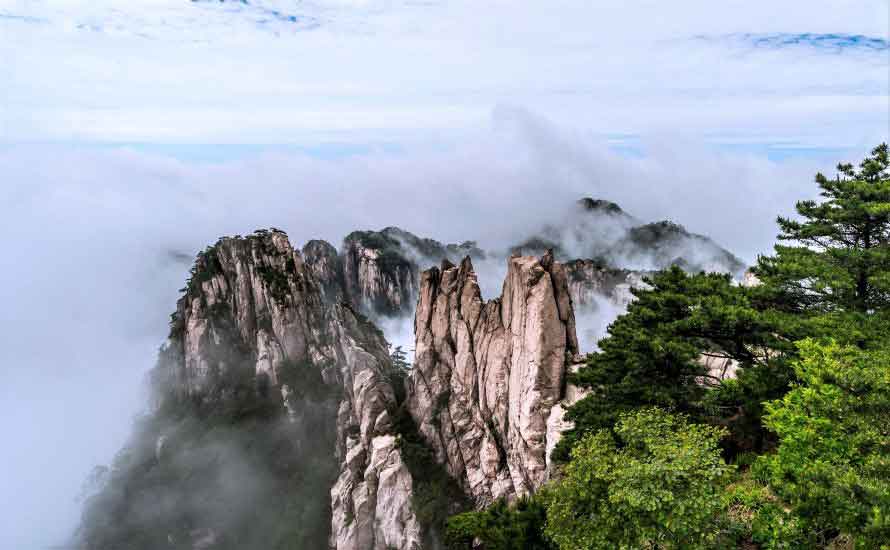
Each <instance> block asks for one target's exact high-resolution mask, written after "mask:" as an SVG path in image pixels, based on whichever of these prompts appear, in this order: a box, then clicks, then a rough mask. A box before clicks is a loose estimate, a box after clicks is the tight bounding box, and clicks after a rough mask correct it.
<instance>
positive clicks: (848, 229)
mask: <svg viewBox="0 0 890 550" xmlns="http://www.w3.org/2000/svg"><path fill="white" fill-rule="evenodd" d="M888 166H890V158H888V147H887V145H886V144H882V145H880V146H878V147H876V148H875V149H874V150H872V152H871V154H870V156H868V157H867V158H866V159H865V160H863V161H862V162H861V163H860V164H859V166H858V167H854V166H853V165H851V164H840V165H838V167H837V170H838V173H837V175H836V176H835V177H833V178H829V177H826V176H824V175H822V174H817V175H816V184H817V185H818V186H819V189H820V191H821V198H820V199H819V200H808V201H801V202H798V203H797V205H796V210H797V214H798V216H797V217H796V218H794V219H790V218H783V217H780V218H778V225H779V230H780V232H779V235H778V240H779V241H780V243H781V244H779V245H777V246H776V247H775V253H774V254H773V255H770V256H763V257H760V258H758V261H757V264H756V265H755V266H753V267H752V268H751V272H752V273H753V274H754V276H756V281H755V282H754V284H748V285H739V284H736V283H734V282H733V281H732V280H731V279H730V277H729V276H726V275H720V274H713V273H698V274H687V273H685V272H683V271H682V270H680V269H679V268H676V267H675V268H672V269H669V270H666V271H664V272H661V273H658V274H656V275H654V276H653V277H651V278H650V279H649V280H648V281H647V283H648V287H647V288H645V289H639V290H635V291H633V292H634V294H635V296H636V300H635V301H634V302H633V303H632V304H631V305H630V306H629V307H628V311H627V313H626V314H625V315H622V316H621V317H619V318H618V319H617V320H616V321H615V322H614V323H612V325H611V326H610V327H609V330H608V334H607V336H606V337H605V338H604V339H603V340H601V341H600V343H599V348H600V350H599V351H598V352H596V353H592V354H590V355H589V356H588V360H587V363H586V366H584V367H583V368H582V369H580V371H579V372H577V373H576V374H575V375H573V376H572V379H571V382H572V383H574V384H576V385H578V386H580V387H582V388H584V389H585V390H586V391H587V392H588V395H587V396H586V397H585V398H584V399H582V400H581V401H579V402H578V403H576V404H575V405H574V406H572V407H571V408H570V409H569V411H568V418H569V419H570V420H572V421H573V422H574V423H575V427H574V429H573V430H571V431H570V432H568V433H567V434H566V435H565V437H564V438H563V440H562V441H561V442H560V445H559V446H558V447H557V449H556V450H555V451H554V455H553V458H554V459H555V460H557V461H559V462H560V463H561V466H560V467H559V468H558V472H557V473H556V475H555V476H554V477H555V479H554V480H553V481H552V482H551V483H550V484H548V485H547V486H545V487H544V488H542V489H541V490H540V491H539V492H538V493H536V494H535V495H533V496H531V497H529V498H524V499H521V500H519V501H518V502H516V503H512V504H510V505H508V504H506V503H503V502H499V503H496V504H495V505H493V506H491V507H490V508H488V509H486V510H483V511H480V512H468V513H464V514H460V515H457V516H453V517H452V518H450V519H449V520H448V524H447V525H448V528H447V539H448V544H449V545H450V546H451V547H452V548H484V549H485V550H503V549H561V550H569V549H599V548H602V549H615V548H623V549H624V548H626V549H635V548H647V549H695V548H763V549H782V548H795V549H796V548H835V549H842V548H849V549H853V548H855V549H888V548H890V172H888ZM727 373H729V374H731V375H730V376H725V375H726V374H727Z"/></svg>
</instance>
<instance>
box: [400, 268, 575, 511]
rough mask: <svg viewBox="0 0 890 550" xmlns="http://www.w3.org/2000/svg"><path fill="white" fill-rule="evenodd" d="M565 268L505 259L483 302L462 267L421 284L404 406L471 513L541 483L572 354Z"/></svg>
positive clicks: (429, 275)
mask: <svg viewBox="0 0 890 550" xmlns="http://www.w3.org/2000/svg"><path fill="white" fill-rule="evenodd" d="M574 323H575V320H574V313H573V311H572V301H571V297H570V295H569V291H568V285H567V280H566V274H565V269H564V267H563V266H562V265H561V264H559V263H558V262H554V261H553V258H552V256H550V255H545V256H544V257H542V258H540V259H539V258H535V257H529V256H522V257H512V258H510V259H509V260H508V270H507V276H506V280H505V281H504V286H503V292H502V294H501V296H500V297H499V298H496V299H494V300H491V301H488V302H484V301H483V300H482V296H481V294H480V290H479V285H478V282H477V278H476V274H475V272H474V271H473V266H472V263H471V261H470V259H469V258H466V259H465V260H464V261H463V262H461V264H460V266H457V267H456V266H453V265H451V264H450V263H448V262H445V263H443V265H442V267H441V268H433V269H430V270H427V271H424V272H423V274H422V275H421V284H420V298H419V301H418V306H417V314H416V317H415V335H416V340H417V341H416V350H415V364H414V368H413V371H412V373H411V375H410V380H409V388H408V400H407V403H408V406H409V410H410V412H411V414H412V416H413V417H414V419H415V421H416V423H417V425H418V426H419V429H420V432H421V433H422V435H423V436H424V438H425V439H426V441H427V442H428V443H429V445H430V446H431V447H432V448H433V449H434V450H435V452H436V455H437V457H438V460H439V461H440V462H441V463H442V464H444V465H445V466H446V468H447V470H448V472H449V473H450V474H451V476H452V477H453V478H454V479H456V480H457V481H458V483H459V484H460V485H461V486H462V487H463V489H464V491H465V492H466V493H467V494H468V495H469V496H470V497H472V499H473V500H474V501H475V502H476V504H477V505H479V506H482V505H485V504H488V503H490V502H492V501H494V500H496V499H498V498H501V497H505V498H508V499H509V498H513V497H515V496H517V495H522V494H527V493H529V492H531V491H533V490H535V489H536V488H538V487H540V485H541V484H542V483H543V482H544V481H545V480H546V479H547V475H548V472H547V456H546V455H547V453H546V451H547V448H548V442H547V437H548V434H547V419H548V417H549V415H550V411H551V409H552V408H553V406H554V405H556V404H557V403H558V402H559V401H560V399H561V398H562V394H563V386H564V382H565V373H566V368H567V365H568V364H570V363H571V362H572V361H573V360H574V358H575V356H576V355H577V352H578V344H577V339H576V336H575V325H574Z"/></svg>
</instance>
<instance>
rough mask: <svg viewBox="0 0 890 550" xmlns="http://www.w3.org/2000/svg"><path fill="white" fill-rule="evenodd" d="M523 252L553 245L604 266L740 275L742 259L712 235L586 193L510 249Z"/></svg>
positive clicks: (567, 255) (562, 254)
mask: <svg viewBox="0 0 890 550" xmlns="http://www.w3.org/2000/svg"><path fill="white" fill-rule="evenodd" d="M512 249H513V250H514V251H521V252H522V253H527V254H543V253H544V252H546V251H547V250H548V249H552V250H553V251H554V254H556V257H557V258H558V259H559V260H561V261H568V260H571V259H576V258H577V259H597V260H599V261H600V262H601V263H602V264H603V265H604V266H608V267H611V268H618V269H628V270H634V271H655V270H661V269H665V268H667V267H670V266H671V265H673V264H676V265H679V266H680V267H682V268H683V269H685V270H687V271H690V272H698V271H708V272H710V271H719V272H724V273H730V274H733V275H735V276H739V275H741V274H742V272H743V271H744V269H745V264H744V263H743V262H742V261H741V260H740V259H738V258H737V257H736V256H734V255H733V254H732V253H731V252H729V251H728V250H726V249H725V248H723V247H721V246H720V245H718V244H717V243H715V242H714V241H713V240H711V239H710V238H708V237H706V236H704V235H698V234H696V233H690V232H689V231H687V230H686V228H684V227H683V226H682V225H679V224H676V223H673V222H671V221H666V220H665V221H659V222H653V223H643V222H641V221H640V220H638V219H637V218H635V217H633V216H631V215H630V214H628V213H627V212H625V211H624V210H622V209H621V207H620V206H618V205H617V204H615V203H613V202H609V201H604V200H597V199H592V198H584V199H581V200H580V201H578V203H577V204H576V205H575V208H574V209H573V210H572V211H571V212H570V213H569V215H568V216H567V217H566V219H565V220H564V221H563V222H562V223H561V224H560V225H559V226H554V225H547V226H544V227H543V228H542V229H541V230H540V231H538V232H537V233H536V234H534V235H531V236H529V237H527V238H526V239H524V240H523V241H521V242H520V243H519V244H517V245H515V246H514V247H513V248H512Z"/></svg>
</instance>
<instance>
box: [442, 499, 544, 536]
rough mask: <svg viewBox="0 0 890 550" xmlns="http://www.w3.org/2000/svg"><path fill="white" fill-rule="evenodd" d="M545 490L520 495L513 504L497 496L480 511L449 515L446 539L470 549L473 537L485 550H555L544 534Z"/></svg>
mask: <svg viewBox="0 0 890 550" xmlns="http://www.w3.org/2000/svg"><path fill="white" fill-rule="evenodd" d="M546 501H547V496H546V493H538V494H536V495H534V496H533V497H528V496H526V497H522V498H520V499H518V500H517V501H516V502H515V503H513V504H512V505H509V504H507V503H506V502H505V501H503V500H499V501H497V502H495V503H494V504H492V505H491V506H489V507H488V508H486V509H485V510H481V511H478V512H477V511H470V512H464V513H462V514H456V515H454V516H452V517H450V518H448V522H447V525H446V531H445V543H446V545H447V546H448V548H449V549H451V550H470V549H472V548H474V544H475V543H476V541H478V542H479V543H481V544H482V546H483V547H484V548H485V550H556V549H557V546H556V545H555V544H554V543H553V542H551V540H550V539H549V538H548V537H547V536H546V535H545V534H544V522H545V521H546V520H547V508H546Z"/></svg>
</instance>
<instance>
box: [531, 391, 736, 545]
mask: <svg viewBox="0 0 890 550" xmlns="http://www.w3.org/2000/svg"><path fill="white" fill-rule="evenodd" d="M722 433H723V432H722V430H721V429H719V428H715V427H711V426H704V425H700V424H691V423H689V422H688V421H687V420H686V419H685V418H684V417H683V416H677V415H671V414H667V413H665V412H664V411H662V410H660V409H656V408H642V409H638V410H636V411H633V412H628V413H625V414H623V415H621V417H620V418H619V420H618V422H617V423H616V425H615V429H614V431H608V430H601V431H599V432H598V433H596V434H592V435H588V436H586V437H584V438H583V439H582V440H581V441H579V442H578V444H577V445H576V446H575V447H574V448H573V449H572V461H571V462H570V463H569V465H568V466H567V467H566V471H565V478H564V479H563V480H562V481H561V482H560V483H558V484H556V485H555V486H554V488H553V490H552V493H551V494H550V495H549V497H548V501H549V505H548V507H547V528H546V532H547V534H548V535H549V536H550V537H551V538H552V539H553V541H554V542H556V544H557V545H558V546H559V548H563V549H569V548H576V549H598V548H602V549H609V548H646V547H657V548H665V549H675V548H676V549H679V548H690V549H692V548H712V547H713V546H714V544H715V543H716V542H717V535H718V530H717V528H716V526H717V517H718V513H719V511H720V499H719V498H718V495H719V493H720V491H721V489H722V483H723V482H724V480H725V478H726V476H727V474H728V472H729V467H728V466H727V465H726V464H725V463H724V462H723V459H722V458H721V456H720V450H719V447H718V441H719V439H720V437H721V435H722Z"/></svg>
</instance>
